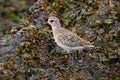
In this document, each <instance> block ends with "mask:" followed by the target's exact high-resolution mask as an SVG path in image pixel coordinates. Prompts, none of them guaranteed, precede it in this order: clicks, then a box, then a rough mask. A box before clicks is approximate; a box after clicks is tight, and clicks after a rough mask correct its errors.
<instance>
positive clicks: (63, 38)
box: [47, 16, 95, 53]
mask: <svg viewBox="0 0 120 80" xmlns="http://www.w3.org/2000/svg"><path fill="white" fill-rule="evenodd" d="M47 23H48V24H49V25H50V26H51V27H52V32H53V38H54V40H55V42H56V43H57V45H58V46H59V47H61V48H63V49H64V50H65V51H67V53H70V52H71V51H73V50H83V49H84V48H93V47H95V46H94V45H93V44H92V43H91V42H90V41H87V40H85V39H82V38H81V37H80V36H78V35H77V34H75V33H74V32H72V31H70V30H67V29H65V28H63V27H62V26H61V24H60V20H59V18H57V17H56V16H50V17H49V18H48V21H47Z"/></svg>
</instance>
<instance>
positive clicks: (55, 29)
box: [52, 23, 61, 32]
mask: <svg viewBox="0 0 120 80" xmlns="http://www.w3.org/2000/svg"><path fill="white" fill-rule="evenodd" d="M59 28H61V25H60V23H58V24H57V25H52V30H53V32H54V31H57V30H59Z"/></svg>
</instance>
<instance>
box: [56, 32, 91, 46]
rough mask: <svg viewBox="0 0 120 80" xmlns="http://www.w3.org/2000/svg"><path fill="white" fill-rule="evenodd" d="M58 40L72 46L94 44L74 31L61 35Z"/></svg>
mask: <svg viewBox="0 0 120 80" xmlns="http://www.w3.org/2000/svg"><path fill="white" fill-rule="evenodd" d="M58 40H59V41H60V42H61V43H62V44H65V45H66V46H70V47H79V46H85V45H92V44H91V43H90V42H89V41H86V40H84V39H82V38H80V37H79V36H78V35H76V34H74V33H67V34H62V35H59V36H58Z"/></svg>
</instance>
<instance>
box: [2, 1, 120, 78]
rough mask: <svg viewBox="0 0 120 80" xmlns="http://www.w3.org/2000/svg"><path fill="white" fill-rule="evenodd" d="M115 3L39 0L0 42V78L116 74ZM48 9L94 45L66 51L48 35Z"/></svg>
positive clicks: (119, 38)
mask: <svg viewBox="0 0 120 80" xmlns="http://www.w3.org/2000/svg"><path fill="white" fill-rule="evenodd" d="M119 9H120V2H119V1H112V0H101V1H97V0H85V1H84V0H81V1H77V0H66V1H65V0H46V1H43V0H38V1H37V2H35V3H34V4H33V5H32V6H31V7H30V8H29V9H28V10H27V12H26V14H24V16H23V18H22V20H20V22H19V24H18V25H14V26H15V27H14V28H13V27H12V28H10V29H12V30H11V31H9V33H8V34H9V35H10V43H9V44H8V45H7V46H5V45H4V46H0V47H1V49H0V52H1V53H0V79H1V80H81V79H82V80H119V79H120V77H119V76H120V12H119ZM19 10H20V9H19ZM50 15H55V16H57V17H59V18H60V20H61V23H62V26H64V27H65V28H67V29H69V30H71V31H73V32H75V33H77V34H78V35H80V36H81V37H82V38H84V39H87V40H89V41H91V42H93V43H94V44H95V45H96V48H95V49H91V50H84V51H83V52H79V51H73V52H71V54H66V52H64V50H63V49H61V48H59V47H58V46H57V45H56V43H55V42H54V40H53V38H52V32H51V28H49V27H48V25H47V23H46V21H47V18H48V16H50ZM2 24H3V22H2ZM2 29H3V28H2ZM10 29H9V30H10ZM3 30H4V29H3ZM5 31H7V30H6V29H5ZM2 35H3V34H2ZM4 35H5V34H4Z"/></svg>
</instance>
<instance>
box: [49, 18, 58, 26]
mask: <svg viewBox="0 0 120 80" xmlns="http://www.w3.org/2000/svg"><path fill="white" fill-rule="evenodd" d="M48 24H49V25H51V26H52V27H55V26H56V27H57V26H60V22H59V19H58V18H57V17H55V16H50V17H49V18H48Z"/></svg>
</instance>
